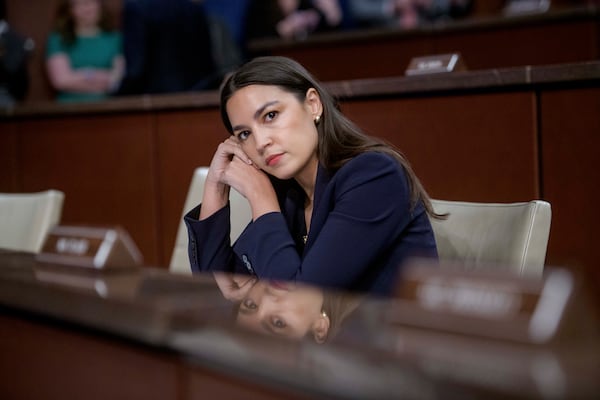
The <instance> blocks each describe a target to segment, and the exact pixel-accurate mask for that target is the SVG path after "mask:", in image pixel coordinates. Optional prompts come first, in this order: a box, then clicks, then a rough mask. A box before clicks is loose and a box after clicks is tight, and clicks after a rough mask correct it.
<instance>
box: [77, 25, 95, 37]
mask: <svg viewBox="0 0 600 400" xmlns="http://www.w3.org/2000/svg"><path fill="white" fill-rule="evenodd" d="M99 31H100V29H99V28H98V27H97V26H78V27H77V28H75V32H76V33H77V36H96V35H97V34H98V32H99Z"/></svg>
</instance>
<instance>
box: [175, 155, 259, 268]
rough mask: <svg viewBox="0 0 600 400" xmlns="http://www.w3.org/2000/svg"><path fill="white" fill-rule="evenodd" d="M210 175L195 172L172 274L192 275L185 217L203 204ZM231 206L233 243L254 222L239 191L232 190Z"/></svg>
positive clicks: (198, 171)
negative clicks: (207, 179) (207, 177)
mask: <svg viewBox="0 0 600 400" xmlns="http://www.w3.org/2000/svg"><path fill="white" fill-rule="evenodd" d="M207 173H208V168H207V167H199V168H196V170H195V171H194V175H193V177H192V183H191V185H190V188H189V190H188V194H187V198H186V200H185V205H184V207H183V213H182V215H181V220H180V223H179V229H178V230H177V238H176V240H175V248H174V249H173V254H172V256H171V262H170V264H169V270H170V271H171V272H178V273H188V274H191V272H192V271H191V268H190V261H189V258H188V235H187V229H186V227H185V223H184V222H183V216H184V215H185V214H186V213H187V212H188V211H190V210H191V209H192V208H194V207H196V206H197V205H198V204H200V203H201V202H202V194H203V193H204V181H205V180H206V174H207ZM229 204H230V207H231V236H230V237H231V242H232V243H233V242H234V241H235V240H236V239H237V237H238V236H239V235H240V234H241V233H242V231H243V230H244V228H246V225H248V223H249V222H250V221H251V220H252V211H251V210H250V205H249V204H248V201H247V200H246V199H245V198H244V197H243V196H242V195H241V194H239V193H238V192H237V191H235V190H231V192H230V194H229Z"/></svg>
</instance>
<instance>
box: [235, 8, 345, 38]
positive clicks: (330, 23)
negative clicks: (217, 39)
mask: <svg viewBox="0 0 600 400" xmlns="http://www.w3.org/2000/svg"><path fill="white" fill-rule="evenodd" d="M246 16H247V19H246V39H247V40H252V39H258V38H265V37H280V38H283V39H304V38H306V37H307V36H308V35H309V34H311V33H313V32H323V31H328V30H333V29H338V28H339V27H340V26H341V25H342V24H343V22H344V13H343V7H342V5H341V3H340V1H338V0H254V1H250V4H249V7H248V12H247V15H246Z"/></svg>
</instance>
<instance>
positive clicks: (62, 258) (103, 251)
mask: <svg viewBox="0 0 600 400" xmlns="http://www.w3.org/2000/svg"><path fill="white" fill-rule="evenodd" d="M36 261H38V262H41V263H47V264H53V265H58V266H67V267H80V268H84V269H86V270H95V271H99V270H120V269H126V268H133V267H138V266H141V265H142V262H143V259H142V255H141V253H140V251H139V250H138V248H137V246H136V245H135V243H134V242H133V240H132V239H131V237H130V236H129V234H128V233H127V232H126V231H125V230H124V229H122V228H120V227H114V228H96V227H84V226H60V225H59V226H56V227H54V228H53V229H52V230H51V231H50V232H49V233H48V236H47V237H46V241H45V242H44V245H43V247H42V250H41V252H40V253H39V254H38V255H37V256H36Z"/></svg>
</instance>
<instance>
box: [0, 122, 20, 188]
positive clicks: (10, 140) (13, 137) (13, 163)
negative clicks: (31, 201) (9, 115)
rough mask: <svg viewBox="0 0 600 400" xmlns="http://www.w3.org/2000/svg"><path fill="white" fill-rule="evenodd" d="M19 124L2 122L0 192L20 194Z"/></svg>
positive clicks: (0, 133) (0, 136)
mask: <svg viewBox="0 0 600 400" xmlns="http://www.w3.org/2000/svg"><path fill="white" fill-rule="evenodd" d="M16 131H17V124H16V123H15V122H12V121H2V122H0V192H18V191H19V186H18V182H17V168H18V167H17V165H18V164H17V134H16Z"/></svg>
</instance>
